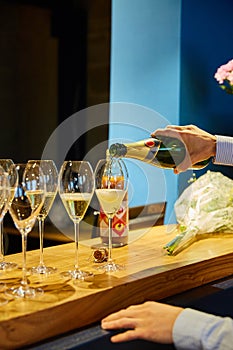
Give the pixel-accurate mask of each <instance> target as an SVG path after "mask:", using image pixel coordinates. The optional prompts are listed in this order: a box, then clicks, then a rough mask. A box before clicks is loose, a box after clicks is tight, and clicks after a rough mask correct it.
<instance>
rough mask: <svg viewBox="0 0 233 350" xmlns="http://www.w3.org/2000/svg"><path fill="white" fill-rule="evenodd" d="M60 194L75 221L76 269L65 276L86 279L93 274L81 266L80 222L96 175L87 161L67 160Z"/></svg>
mask: <svg viewBox="0 0 233 350" xmlns="http://www.w3.org/2000/svg"><path fill="white" fill-rule="evenodd" d="M58 184H59V185H58V186H59V194H60V197H61V200H62V202H63V204H64V207H65V209H66V211H67V213H68V215H69V217H70V219H71V220H72V221H73V223H74V237H75V259H74V269H73V270H70V271H65V272H63V273H62V276H63V277H69V278H72V279H74V280H81V281H83V280H85V279H86V278H88V277H90V276H92V275H93V274H92V273H91V272H88V271H83V270H82V269H80V267H79V259H78V245H79V224H80V221H81V220H82V219H83V217H84V215H85V213H86V211H87V208H88V206H89V204H90V201H91V198H92V196H93V192H94V175H93V170H92V167H91V165H90V163H89V162H87V161H66V162H64V163H63V165H62V167H61V170H60V172H59V181H58Z"/></svg>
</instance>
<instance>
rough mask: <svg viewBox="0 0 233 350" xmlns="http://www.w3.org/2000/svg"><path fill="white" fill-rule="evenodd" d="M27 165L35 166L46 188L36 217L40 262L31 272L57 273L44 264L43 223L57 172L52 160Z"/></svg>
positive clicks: (54, 189) (53, 191)
mask: <svg viewBox="0 0 233 350" xmlns="http://www.w3.org/2000/svg"><path fill="white" fill-rule="evenodd" d="M28 164H37V165H38V166H39V167H40V168H41V170H42V172H43V175H44V182H45V187H46V192H45V199H44V204H43V206H42V208H41V210H40V212H39V214H38V216H37V220H38V224H39V237H40V262H39V265H38V266H36V267H32V269H31V272H32V273H33V274H43V275H46V274H51V273H54V272H56V271H57V269H56V268H55V267H52V266H46V265H45V263H44V248H43V241H44V221H45V218H46V217H47V215H48V213H49V211H50V209H51V207H52V205H53V202H54V199H55V197H56V194H57V186H58V172H57V168H56V165H55V163H54V161H53V160H29V161H28Z"/></svg>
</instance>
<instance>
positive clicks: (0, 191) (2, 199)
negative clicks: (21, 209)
mask: <svg viewBox="0 0 233 350" xmlns="http://www.w3.org/2000/svg"><path fill="white" fill-rule="evenodd" d="M8 192H9V183H8V177H7V173H6V172H5V170H4V169H3V168H2V167H1V166H0V212H2V210H3V208H4V207H5V205H6V198H7V199H8ZM4 288H5V283H4V282H1V283H0V292H1V291H2V290H4ZM7 303H8V300H7V299H6V298H2V297H0V306H3V305H5V304H7Z"/></svg>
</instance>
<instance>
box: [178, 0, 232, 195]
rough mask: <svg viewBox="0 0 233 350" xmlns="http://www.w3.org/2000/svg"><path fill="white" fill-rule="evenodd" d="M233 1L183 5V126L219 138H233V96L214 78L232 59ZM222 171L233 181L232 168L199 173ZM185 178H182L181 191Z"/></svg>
mask: <svg viewBox="0 0 233 350" xmlns="http://www.w3.org/2000/svg"><path fill="white" fill-rule="evenodd" d="M232 16H233V1H232V0H221V1H213V0H205V1H203V0H188V1H183V2H182V17H181V93H180V124H182V125H185V124H196V125H198V126H199V127H201V128H203V129H205V130H207V131H209V132H211V133H213V134H220V135H233V123H232V119H233V95H229V94H227V93H226V92H224V91H222V90H221V89H220V88H219V86H218V83H217V82H216V80H215V79H214V74H215V72H216V70H217V68H218V67H219V66H220V65H222V64H224V63H226V62H228V61H229V60H230V59H232V58H233V45H232V39H233V21H232ZM208 169H210V170H213V171H221V172H222V173H223V174H225V175H226V176H229V177H231V178H233V169H232V167H219V166H213V165H210V166H209V167H208V168H207V169H205V170H202V171H198V172H196V174H197V176H200V175H202V174H203V172H205V171H206V170H208ZM185 176H186V174H183V175H181V176H179V185H180V191H182V189H183V187H184V185H185V182H184V180H183V179H184V177H185Z"/></svg>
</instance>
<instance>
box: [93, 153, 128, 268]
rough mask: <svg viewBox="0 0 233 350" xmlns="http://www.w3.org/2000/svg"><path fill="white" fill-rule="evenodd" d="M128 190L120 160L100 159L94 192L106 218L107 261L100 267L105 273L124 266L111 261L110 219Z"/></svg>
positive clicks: (125, 174) (122, 163)
mask: <svg viewBox="0 0 233 350" xmlns="http://www.w3.org/2000/svg"><path fill="white" fill-rule="evenodd" d="M127 188H128V172H127V168H126V166H125V163H124V162H123V161H122V159H116V158H109V157H107V158H106V159H101V160H99V162H98V163H97V166H96V169H95V192H96V196H97V198H98V200H99V202H100V205H101V207H102V210H103V211H104V212H105V214H106V216H107V218H108V232H109V237H108V250H109V251H108V261H107V263H106V264H105V265H103V266H101V267H100V268H101V269H104V270H105V271H107V272H112V271H117V270H120V269H122V268H124V266H122V265H119V264H116V263H115V262H114V261H113V259H112V219H113V217H114V215H115V214H116V213H117V211H118V210H119V208H120V205H121V202H122V200H123V198H124V196H125V193H126V191H127Z"/></svg>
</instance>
